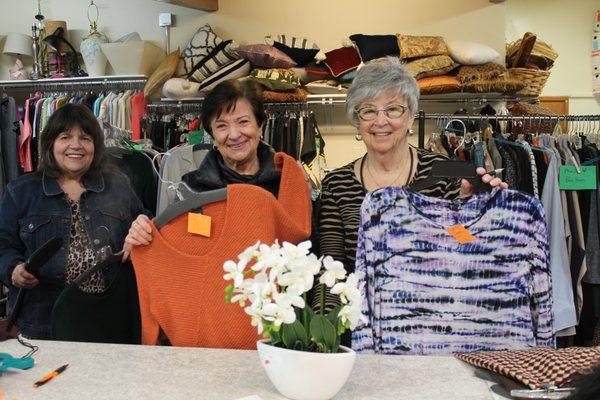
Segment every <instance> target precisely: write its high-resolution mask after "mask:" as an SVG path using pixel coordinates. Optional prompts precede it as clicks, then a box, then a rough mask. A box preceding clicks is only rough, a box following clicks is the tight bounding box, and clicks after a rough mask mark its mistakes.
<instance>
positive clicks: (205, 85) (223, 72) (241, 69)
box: [198, 59, 251, 92]
mask: <svg viewBox="0 0 600 400" xmlns="http://www.w3.org/2000/svg"><path fill="white" fill-rule="evenodd" d="M250 70H251V67H250V61H248V60H246V59H241V60H237V61H234V62H232V63H231V64H228V65H226V66H224V67H223V68H221V69H219V70H218V71H217V72H215V73H214V74H212V75H211V76H209V77H208V78H206V79H205V80H203V81H202V83H201V84H200V87H199V88H198V90H201V91H203V92H209V91H211V90H213V89H214V87H215V86H217V85H218V84H219V83H221V82H223V81H226V80H230V79H239V78H243V77H245V76H248V74H250Z"/></svg>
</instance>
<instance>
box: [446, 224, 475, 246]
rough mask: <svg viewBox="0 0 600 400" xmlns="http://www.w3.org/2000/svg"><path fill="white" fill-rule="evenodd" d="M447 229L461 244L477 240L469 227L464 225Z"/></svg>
mask: <svg viewBox="0 0 600 400" xmlns="http://www.w3.org/2000/svg"><path fill="white" fill-rule="evenodd" d="M446 230H447V231H448V233H449V234H451V235H452V237H454V239H456V241H457V242H458V243H460V244H465V243H471V242H472V241H474V240H475V236H473V235H471V232H469V231H468V230H467V228H465V227H464V226H462V225H454V226H451V227H449V228H446Z"/></svg>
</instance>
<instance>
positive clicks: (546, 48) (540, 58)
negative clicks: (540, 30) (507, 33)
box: [506, 39, 558, 70]
mask: <svg viewBox="0 0 600 400" xmlns="http://www.w3.org/2000/svg"><path fill="white" fill-rule="evenodd" d="M519 46H521V39H519V40H516V41H514V42H512V43H508V44H507V45H506V64H507V65H511V60H512V58H513V56H514V55H515V53H516V52H517V50H519ZM557 57H558V53H557V52H556V51H554V49H553V48H552V47H550V45H548V44H547V43H545V42H543V41H541V40H539V39H538V40H536V41H535V44H534V45H533V49H532V50H531V55H530V56H529V62H530V63H532V64H535V65H537V66H538V67H540V69H543V70H549V69H550V68H552V66H553V65H554V61H556V58H557Z"/></svg>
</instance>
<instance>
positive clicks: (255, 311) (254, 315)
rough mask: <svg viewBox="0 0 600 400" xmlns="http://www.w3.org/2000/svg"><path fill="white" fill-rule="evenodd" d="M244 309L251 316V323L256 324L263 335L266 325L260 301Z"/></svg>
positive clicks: (259, 332)
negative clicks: (264, 324)
mask: <svg viewBox="0 0 600 400" xmlns="http://www.w3.org/2000/svg"><path fill="white" fill-rule="evenodd" d="M244 311H245V312H246V314H248V315H249V316H250V317H251V321H250V323H251V324H252V326H255V327H256V328H257V330H258V334H259V335H262V333H263V330H264V326H263V317H262V314H261V309H260V303H259V302H255V303H252V304H251V305H250V306H249V307H246V308H244Z"/></svg>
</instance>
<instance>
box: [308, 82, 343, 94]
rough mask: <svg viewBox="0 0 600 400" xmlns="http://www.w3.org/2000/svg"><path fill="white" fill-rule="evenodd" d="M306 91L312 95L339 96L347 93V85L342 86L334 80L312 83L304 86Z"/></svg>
mask: <svg viewBox="0 0 600 400" xmlns="http://www.w3.org/2000/svg"><path fill="white" fill-rule="evenodd" d="M306 90H308V91H309V92H310V93H312V94H339V93H347V92H348V88H347V85H342V84H341V83H339V82H338V81H334V80H325V79H324V80H320V81H314V82H311V83H309V84H307V85H306Z"/></svg>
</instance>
